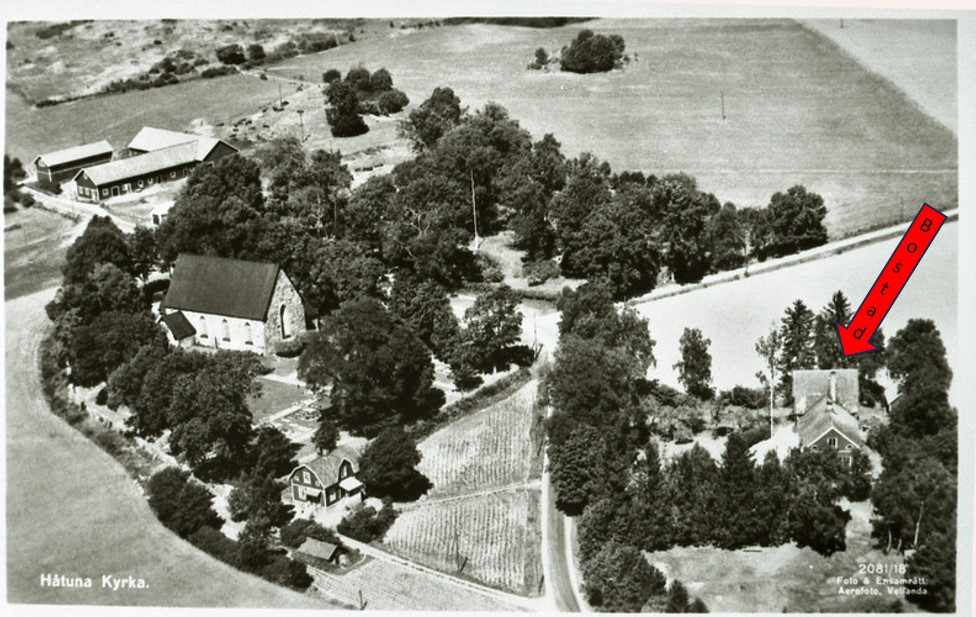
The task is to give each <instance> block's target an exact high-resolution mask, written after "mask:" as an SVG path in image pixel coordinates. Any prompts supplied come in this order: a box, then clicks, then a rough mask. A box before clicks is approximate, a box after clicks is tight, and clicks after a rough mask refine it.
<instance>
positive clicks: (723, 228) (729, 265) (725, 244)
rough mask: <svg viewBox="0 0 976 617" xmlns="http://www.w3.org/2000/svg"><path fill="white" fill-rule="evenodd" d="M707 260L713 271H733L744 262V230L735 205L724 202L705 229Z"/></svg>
mask: <svg viewBox="0 0 976 617" xmlns="http://www.w3.org/2000/svg"><path fill="white" fill-rule="evenodd" d="M705 233H706V235H707V236H708V245H709V248H710V250H711V257H710V259H709V261H710V263H711V267H712V270H713V271H719V270H733V269H735V268H739V267H742V265H743V264H745V262H746V229H745V227H744V226H743V224H742V221H741V220H740V218H739V211H738V210H736V208H735V204H733V203H732V202H726V203H725V205H724V206H722V209H721V210H719V211H718V212H716V213H715V215H714V216H712V217H711V218H710V219H709V220H708V223H707V224H706V227H705Z"/></svg>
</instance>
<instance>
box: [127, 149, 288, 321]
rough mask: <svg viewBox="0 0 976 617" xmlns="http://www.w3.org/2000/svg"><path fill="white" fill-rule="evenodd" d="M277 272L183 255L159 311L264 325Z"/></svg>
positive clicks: (271, 266) (239, 262)
mask: <svg viewBox="0 0 976 617" xmlns="http://www.w3.org/2000/svg"><path fill="white" fill-rule="evenodd" d="M145 156H149V155H148V154H147V155H145ZM279 271H280V268H279V267H278V265H277V264H272V263H263V262H259V261H242V260H239V259H226V258H223V257H210V256H205V255H189V254H186V253H183V254H181V255H180V256H179V257H177V258H176V265H175V266H174V269H173V277H172V280H171V282H170V285H169V290H168V291H167V292H166V297H165V298H163V303H162V307H164V308H167V309H172V310H185V311H194V312H196V313H208V314H213V315H223V316H226V317H239V318H241V319H252V320H255V321H264V319H265V317H266V316H267V313H268V306H269V304H270V303H271V295H272V294H273V293H274V288H275V282H276V281H277V280H278V272H279Z"/></svg>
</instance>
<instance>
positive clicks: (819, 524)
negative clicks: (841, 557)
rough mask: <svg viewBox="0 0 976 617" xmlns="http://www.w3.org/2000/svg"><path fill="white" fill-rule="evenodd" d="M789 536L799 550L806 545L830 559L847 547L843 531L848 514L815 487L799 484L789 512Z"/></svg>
mask: <svg viewBox="0 0 976 617" xmlns="http://www.w3.org/2000/svg"><path fill="white" fill-rule="evenodd" d="M789 520H790V529H791V536H792V538H793V540H794V541H795V542H796V545H797V546H798V547H799V548H804V547H807V546H809V547H810V548H812V549H813V550H815V551H817V552H818V553H820V554H821V555H826V556H830V555H833V554H834V553H835V552H837V551H843V550H845V548H846V547H847V543H846V541H845V530H846V528H847V522H848V521H849V520H851V515H850V513H849V512H847V511H846V510H843V509H841V508H840V506H837V505H834V504H833V503H832V502H831V500H830V499H828V498H827V497H825V496H824V495H823V494H822V493H820V492H818V491H817V490H816V488H815V487H814V486H811V485H809V484H800V486H799V488H798V491H797V494H796V495H795V496H794V498H793V503H792V505H791V507H790V513H789Z"/></svg>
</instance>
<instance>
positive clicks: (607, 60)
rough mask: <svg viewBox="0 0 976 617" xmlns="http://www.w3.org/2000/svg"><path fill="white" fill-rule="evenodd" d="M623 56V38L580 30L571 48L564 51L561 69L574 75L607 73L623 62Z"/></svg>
mask: <svg viewBox="0 0 976 617" xmlns="http://www.w3.org/2000/svg"><path fill="white" fill-rule="evenodd" d="M623 54H624V40H623V38H622V37H621V36H619V35H616V34H612V35H609V36H605V35H602V34H594V33H593V31H592V30H580V31H579V32H578V33H577V34H576V38H575V39H573V41H572V42H571V43H570V45H569V47H568V48H564V49H563V53H562V57H561V58H560V68H561V69H562V70H564V71H570V72H573V73H605V72H607V71H610V70H612V69H613V68H614V67H615V66H616V65H617V63H619V62H620V61H621V59H622V58H623Z"/></svg>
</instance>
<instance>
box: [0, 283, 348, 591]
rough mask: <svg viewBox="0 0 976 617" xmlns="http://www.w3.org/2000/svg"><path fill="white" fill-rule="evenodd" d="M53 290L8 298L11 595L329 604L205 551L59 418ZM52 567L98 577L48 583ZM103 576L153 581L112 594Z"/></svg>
mask: <svg viewBox="0 0 976 617" xmlns="http://www.w3.org/2000/svg"><path fill="white" fill-rule="evenodd" d="M53 296H54V289H48V290H45V291H42V292H39V293H36V294H32V295H29V296H24V297H21V298H18V299H16V300H12V301H10V302H7V303H6V307H5V308H6V335H7V338H6V365H7V366H6V396H7V398H6V411H7V424H6V427H7V601H8V602H12V603H44V604H115V605H143V606H145V605H152V606H164V605H166V606H213V607H222V606H228V607H229V606H235V607H276V608H277V607H294V608H330V605H329V604H328V603H326V602H325V601H324V600H320V599H316V598H314V597H311V596H303V595H301V594H299V593H295V592H292V591H289V590H287V589H284V588H281V587H278V586H275V585H272V584H270V583H267V582H265V581H263V580H261V579H259V578H257V577H254V576H251V575H248V574H244V573H242V572H239V571H237V570H235V569H233V568H231V567H229V566H227V565H224V564H222V563H220V562H218V561H216V560H215V559H212V558H210V557H209V556H207V555H206V554H204V553H202V552H200V551H198V550H196V549H195V548H193V547H192V546H191V545H189V544H188V543H186V542H184V541H182V540H180V539H179V538H177V537H176V536H175V535H173V534H171V533H170V532H169V531H168V530H166V529H165V528H164V527H163V526H162V525H160V524H159V522H158V521H157V520H156V518H155V517H154V516H153V514H152V512H151V511H150V509H149V507H148V505H147V504H146V501H145V499H144V498H143V496H142V495H141V493H140V491H139V488H138V486H137V485H136V484H135V483H134V481H133V480H132V479H130V478H129V476H127V475H126V473H125V471H124V470H123V469H122V467H121V466H120V465H118V464H117V463H116V462H115V461H114V460H113V459H112V458H111V457H110V456H109V455H108V454H106V453H105V452H103V451H102V450H100V449H98V448H97V447H96V446H95V445H93V444H92V443H91V442H89V441H88V440H87V439H86V438H85V437H84V436H82V435H81V434H79V433H77V432H76V431H75V430H74V429H72V428H71V427H69V426H68V425H66V424H65V423H64V422H62V421H61V420H60V419H59V418H57V417H56V416H54V415H53V414H52V413H51V412H50V411H49V410H48V408H47V406H46V404H45V403H44V400H43V398H42V395H41V387H40V382H39V376H38V362H37V361H38V350H39V344H40V339H41V337H42V335H43V333H44V331H45V329H46V328H47V327H48V322H47V318H46V317H45V315H44V310H43V309H44V304H45V303H47V302H48V301H49V300H50V299H51V298H52V297H53ZM44 574H52V575H65V576H71V577H73V576H80V577H87V578H90V579H91V580H92V587H91V588H87V589H72V588H64V587H62V588H54V587H47V586H42V585H41V576H42V575H44ZM103 575H115V576H119V577H127V576H130V575H131V576H133V577H136V578H142V579H145V581H146V582H147V584H148V587H147V588H146V589H142V590H137V589H120V590H118V591H112V590H111V589H108V588H103V587H102V577H103Z"/></svg>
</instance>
